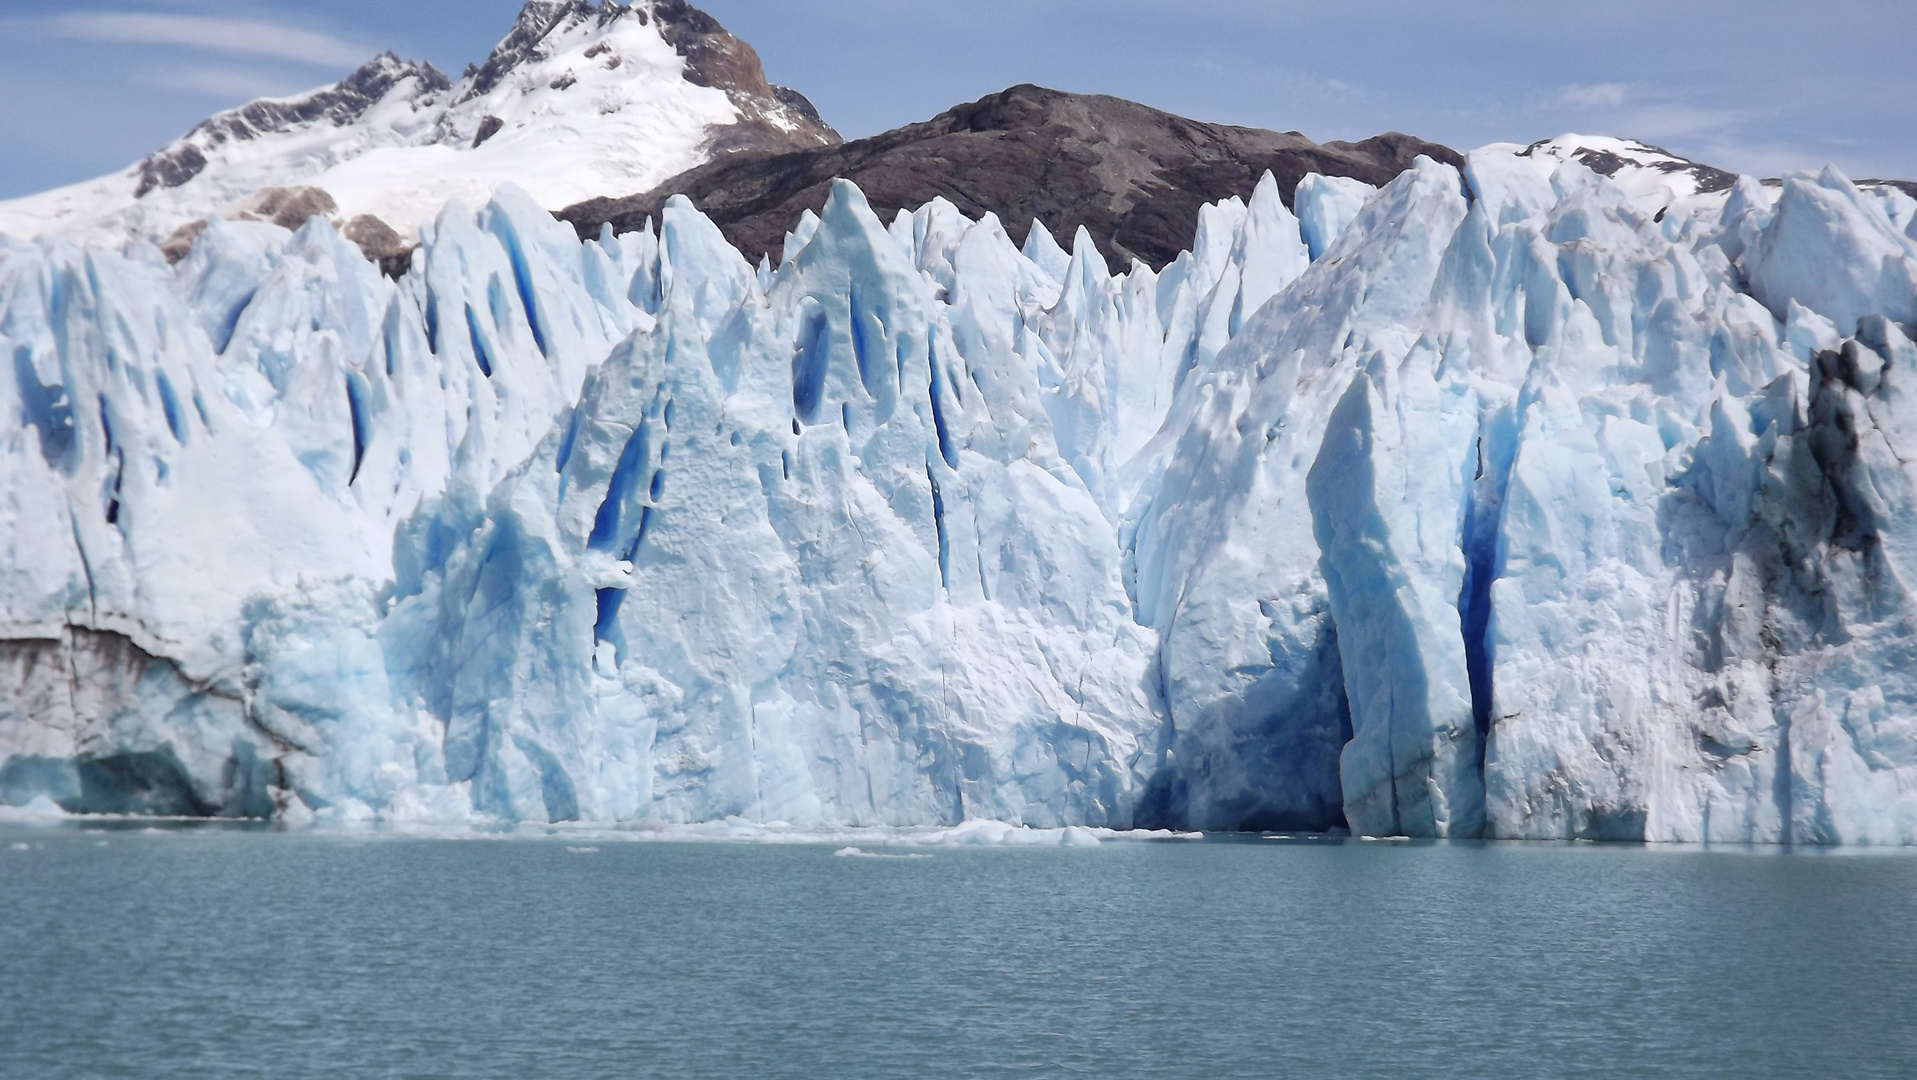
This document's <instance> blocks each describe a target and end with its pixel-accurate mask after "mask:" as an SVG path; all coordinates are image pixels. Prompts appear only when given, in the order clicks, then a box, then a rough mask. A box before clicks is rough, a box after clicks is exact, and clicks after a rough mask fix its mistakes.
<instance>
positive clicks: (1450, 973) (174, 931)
mask: <svg viewBox="0 0 1917 1080" xmlns="http://www.w3.org/2000/svg"><path fill="white" fill-rule="evenodd" d="M21 845H24V850H22V849H21ZM569 845H571V846H573V847H577V846H578V845H577V844H576V843H574V842H571V841H564V840H543V839H482V840H409V839H388V838H364V837H362V838H354V837H346V836H326V835H298V834H274V833H268V832H255V831H236V830H215V829H179V830H171V831H165V832H140V831H134V830H119V831H112V832H88V831H85V830H83V829H81V828H78V827H71V826H69V827H61V828H52V829H16V830H11V831H0V972H3V976H0V1075H4V1076H7V1077H64V1076H87V1077H112V1076H128V1077H153V1076H172V1075H195V1076H231V1075H269V1074H270V1075H273V1076H337V1075H351V1076H422V1077H424V1076H488V1077H491V1076H499V1077H557V1076H622V1077H633V1076H697V1077H758V1076H795V1077H900V1076H1018V1075H1032V1076H1060V1075H1085V1076H1191V1077H1231V1076H1261V1077H1262V1076H1292V1077H1337V1076H1419V1077H1453V1076H1455V1077H1520V1076H1522V1077H1534V1076H1535V1077H1543V1076H1565V1077H1613V1076H1615V1077H1644V1076H1727V1077H1827V1076H1842V1077H1875V1076H1884V1077H1892V1076H1897V1077H1910V1076H1917V1025H1914V1024H1913V1023H1912V1020H1913V1017H1917V932H1914V931H1917V855H1910V854H1904V853H1895V854H1888V855H1849V854H1846V855H1829V854H1805V853H1795V854H1792V853H1781V852H1770V851H1764V852H1758V851H1747V850H1733V851H1722V850H1713V851H1703V850H1693V849H1679V850H1669V849H1657V848H1644V847H1610V846H1598V845H1544V844H1538V845H1533V844H1451V845H1442V844H1403V843H1397V844H1384V843H1342V844H1337V843H1324V842H1316V843H1283V842H1273V841H1259V840H1250V841H1246V842H1215V841H1206V842H1202V843H1194V842H1182V843H1180V842H1170V843H1124V844H1109V843H1108V844H1106V845H1105V846H1103V847H1099V848H1089V849H1070V848H1047V849H1018V848H1012V849H999V848H990V849H938V850H936V851H934V852H932V857H930V858H918V859H862V858H838V857H835V856H834V855H833V848H832V847H831V846H813V845H804V846H759V845H726V844H677V843H608V842H599V843H597V844H596V847H597V850H569ZM866 847H867V848H868V849H872V845H870V844H868V845H866Z"/></svg>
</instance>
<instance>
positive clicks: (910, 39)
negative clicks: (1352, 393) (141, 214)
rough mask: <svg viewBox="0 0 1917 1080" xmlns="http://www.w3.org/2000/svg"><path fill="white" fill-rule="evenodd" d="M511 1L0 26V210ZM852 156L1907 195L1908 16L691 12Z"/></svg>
mask: <svg viewBox="0 0 1917 1080" xmlns="http://www.w3.org/2000/svg"><path fill="white" fill-rule="evenodd" d="M519 6H520V5H519V3H518V2H517V0H398V2H395V0H59V2H57V3H54V2H47V0H38V2H29V0H0V102H5V103H6V107H5V108H4V109H0V198H8V197H12V196H16V195H23V194H28V193H31V192H35V191H40V190H44V189H46V188H49V187H55V186H58V185H61V184H67V183H73V182H76V181H80V180H85V179H89V178H91V177H94V176H99V175H102V174H105V173H109V172H113V171H116V170H118V169H121V168H124V167H126V166H127V165H129V164H131V163H132V162H134V161H136V160H138V159H139V158H140V157H142V156H144V155H145V154H146V153H148V152H149V151H151V150H153V149H155V148H157V147H159V146H162V145H164V144H166V143H167V142H168V141H169V140H171V139H173V138H175V137H176V136H178V135H180V134H183V133H184V132H185V131H186V130H187V129H189V128H190V127H192V126H193V124H195V123H197V122H198V121H199V120H201V119H203V118H204V117H206V116H207V115H209V114H211V113H213V112H216V111H218V110H220V109H223V108H230V107H232V106H234V105H238V104H241V103H243V102H245V101H247V100H250V99H251V98H253V97H257V96H261V95H284V94H290V93H296V92H298V91H301V90H305V89H310V88H313V87H316V86H320V85H323V84H326V83H329V82H332V81H334V80H336V79H338V78H340V77H341V76H343V75H344V74H345V73H346V72H348V71H350V70H352V69H353V68H354V67H355V66H357V65H358V63H359V62H361V61H362V60H364V59H366V58H368V57H370V56H372V55H373V54H374V53H376V52H378V51H380V50H382V49H392V50H393V51H395V52H397V53H399V54H400V55H402V56H407V57H418V58H421V59H426V60H430V61H432V62H433V63H434V64H435V65H437V66H439V67H440V68H441V69H442V70H444V71H446V72H447V73H448V74H449V75H451V76H453V77H455V78H457V77H458V75H459V73H460V71H461V70H462V69H463V68H464V67H465V65H466V64H467V63H468V62H476V61H480V60H482V59H484V57H485V55H486V53H487V51H488V50H489V49H490V48H491V47H492V45H493V44H494V43H495V42H496V41H497V40H498V39H499V38H500V37H501V36H503V35H504V34H505V33H506V31H507V30H508V29H510V27H511V25H512V21H513V17H514V16H515V14H516V13H517V11H518V9H519ZM699 6H701V7H704V8H705V9H706V10H707V11H709V12H711V13H712V14H713V15H714V16H716V17H717V18H718V19H719V20H720V21H721V22H723V23H724V24H725V25H726V26H727V28H728V29H730V30H732V31H733V32H734V33H736V34H737V35H738V36H740V37H741V38H744V39H745V40H746V41H748V42H750V43H751V44H752V45H753V46H754V47H755V48H756V49H757V50H758V51H759V54H760V55H761V57H762V58H763V59H764V61H765V66H766V71H767V74H768V75H769V76H770V77H771V79H772V80H773V81H774V82H779V83H784V84H786V85H789V86H792V87H795V88H797V89H799V90H800V91H802V92H803V93H805V94H806V95H807V96H808V97H810V98H811V99H812V100H813V102H814V103H815V104H816V105H817V106H818V107H819V111H820V112H821V113H822V114H823V115H824V117H825V119H826V120H827V121H828V122H830V123H832V124H833V125H835V126H836V127H838V129H839V130H840V132H841V133H843V134H845V135H846V136H847V137H857V136H861V135H870V134H874V133H876V132H879V131H883V130H885V129H887V128H891V127H895V126H897V125H899V124H905V123H910V122H912V121H915V120H923V119H926V118H928V117H930V116H932V115H934V114H936V113H938V112H940V111H941V110H943V109H945V108H947V107H949V106H951V105H953V104H956V103H959V102H962V101H969V100H972V99H974V98H977V97H980V96H982V95H984V94H988V93H991V92H993V91H995V90H1000V89H1003V88H1005V87H1006V86H1010V85H1012V84H1014V83H1020V82H1034V83H1040V84H1043V85H1046V86H1052V87H1056V88H1059V89H1064V90H1073V91H1080V92H1087V93H1106V94H1116V95H1119V96H1122V97H1127V98H1131V99H1134V100H1137V101H1142V102H1144V103H1146V104H1148V105H1153V106H1156V107H1158V108H1162V109H1166V110H1169V111H1172V112H1176V113H1180V114H1183V115H1186V116H1190V117H1194V118H1197V119H1201V120H1210V121H1216V122H1222V123H1233V124H1246V125H1252V126H1257V127H1268V128H1275V129H1279V130H1297V131H1302V132H1304V133H1305V134H1306V135H1309V136H1311V137H1312V138H1315V139H1320V140H1327V139H1359V138H1364V137H1366V136H1369V135H1374V134H1377V133H1379V132H1381V131H1387V130H1398V131H1406V132H1410V133H1413V134H1416V135H1419V136H1422V137H1424V138H1427V139H1432V140H1435V141H1437V142H1442V143H1446V144H1448V145H1450V146H1453V147H1457V148H1460V149H1464V148H1469V147H1473V146H1479V145H1483V144H1484V143H1487V142H1494V141H1510V142H1530V141H1532V140H1534V139H1540V138H1547V137H1550V136H1553V135H1559V134H1563V133H1566V132H1578V133H1581V134H1603V135H1619V136H1624V137H1629V138H1637V139H1642V140H1644V141H1646V142H1650V143H1653V144H1656V145H1659V146H1663V147H1665V148H1667V149H1670V150H1672V151H1674V152H1676V153H1678V154H1681V155H1683V156H1685V157H1690V158H1693V159H1696V160H1700V161H1705V162H1708V163H1710V164H1714V165H1718V166H1720V167H1723V168H1728V169H1733V170H1737V171H1741V172H1750V173H1757V174H1760V175H1766V176H1774V175H1778V174H1780V173H1782V172H1785V171H1788V170H1792V169H1807V168H1816V167H1819V166H1821V165H1822V164H1824V163H1826V162H1832V163H1835V164H1836V165H1837V166H1838V167H1839V168H1841V169H1843V170H1844V171H1845V172H1846V173H1848V174H1849V175H1850V176H1852V177H1853V178H1856V179H1863V178H1867V177H1869V178H1882V177H1889V178H1898V179H1917V63H1912V62H1911V60H1910V54H1909V48H1910V44H1909V43H1910V42H1911V41H1913V40H1917V3H1913V2H1911V0H1817V2H1814V3H1806V2H1803V0H1794V2H1788V3H1786V2H1781V0H1744V2H1737V3H1730V2H1716V3H1704V2H1691V0H1604V2H1588V3H1573V2H1561V0H1471V2H1466V0H1454V2H1451V3H1443V2H1438V0H943V2H936V0H803V2H795V0H703V2H702V3H700V5H699Z"/></svg>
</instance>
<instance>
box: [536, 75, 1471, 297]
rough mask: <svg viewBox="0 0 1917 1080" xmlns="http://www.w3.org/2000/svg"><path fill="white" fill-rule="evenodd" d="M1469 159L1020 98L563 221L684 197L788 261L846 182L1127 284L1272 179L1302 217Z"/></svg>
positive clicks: (692, 175)
mask: <svg viewBox="0 0 1917 1080" xmlns="http://www.w3.org/2000/svg"><path fill="white" fill-rule="evenodd" d="M1421 154H1422V155H1425V156H1427V157H1430V158H1431V159H1433V160H1435V161H1442V162H1445V163H1446V164H1450V165H1454V166H1462V165H1463V164H1464V159H1463V158H1461V157H1459V156H1458V154H1457V152H1456V151H1454V150H1451V149H1449V148H1448V147H1444V146H1439V145H1437V144H1436V143H1430V142H1426V141H1424V140H1422V139H1417V138H1414V137H1412V136H1409V135H1401V134H1399V133H1397V132H1391V133H1389V134H1386V135H1379V136H1377V137H1375V138H1370V139H1366V140H1364V141H1363V142H1358V143H1346V142H1332V143H1324V144H1319V143H1315V142H1312V141H1311V140H1310V139H1307V138H1305V137H1304V136H1303V135H1300V134H1298V133H1297V132H1295V131H1292V132H1282V133H1281V132H1275V131H1264V130H1261V129H1258V128H1243V127H1230V126H1226V125H1223V124H1207V123H1202V122H1200V121H1196V120H1188V119H1186V118H1184V117H1181V116H1174V115H1172V114H1170V113H1166V112H1160V111H1159V110H1157V109H1153V108H1150V107H1148V106H1144V105H1140V104H1138V103H1137V102H1132V101H1126V100H1124V99H1122V98H1114V97H1106V96H1103V95H1097V94H1068V93H1063V92H1061V91H1057V90H1047V89H1045V88H1043V87H1038V86H1030V85H1023V86H1014V87H1012V88H1011V89H1009V90H1005V91H1002V92H1000V93H997V94H992V95H989V96H987V97H984V98H981V99H979V100H977V101H974V102H971V103H969V104H965V105H960V106H958V107H956V108H953V109H950V110H948V111H946V112H943V113H941V114H939V115H938V116H935V117H933V118H932V119H931V120H928V121H925V122H924V123H919V124H910V125H907V126H905V127H902V128H898V129H896V130H893V131H888V132H885V133H884V134H881V135H875V136H872V137H871V138H868V139H857V140H854V141H852V142H848V143H842V144H837V145H830V146H824V145H822V146H814V147H805V148H800V149H794V150H789V151H785V152H780V153H772V154H761V155H752V156H748V155H740V156H735V157H727V158H720V159H717V160H714V161H711V162H707V163H704V164H702V165H699V166H697V167H695V168H692V169H690V170H689V171H687V172H684V173H681V174H679V175H677V176H674V177H672V178H670V179H668V180H665V181H663V182H662V183H660V184H659V185H658V186H657V187H655V188H654V189H652V190H651V191H650V192H646V193H644V194H639V195H631V196H627V197H623V198H610V197H608V198H596V199H591V200H588V201H585V202H582V203H579V204H578V205H575V206H571V207H568V208H566V209H565V210H562V211H560V213H559V216H560V217H561V218H562V219H564V220H566V221H570V222H572V223H573V225H574V226H575V227H576V228H577V229H578V230H579V234H580V236H581V237H593V236H597V235H598V233H599V229H600V227H601V226H602V225H606V224H610V225H611V226H612V227H613V230H614V231H615V232H630V231H633V230H636V229H639V228H640V227H642V226H643V225H644V223H645V222H646V221H647V220H648V219H655V220H656V219H657V218H658V217H659V214H660V211H661V210H662V208H663V207H664V206H665V204H666V201H667V200H668V199H670V198H671V197H672V196H674V195H679V194H683V195H686V196H688V197H689V198H691V199H692V202H693V205H695V206H697V207H698V208H699V210H700V211H701V212H702V213H704V214H705V215H706V216H707V217H709V218H711V219H712V221H713V222H714V223H716V224H717V225H718V226H719V228H720V229H721V230H722V231H723V232H724V233H725V235H726V239H727V240H729V241H730V242H731V243H732V244H733V245H734V246H736V247H738V248H739V250H740V251H742V252H744V253H745V255H746V257H747V258H750V259H754V260H756V259H758V258H759V257H760V256H761V255H770V256H771V257H773V258H774V259H777V258H778V257H779V255H780V252H781V248H782V245H783V243H784V240H785V233H786V230H787V229H789V228H791V227H792V223H793V222H795V221H797V220H799V217H800V215H801V214H802V213H805V212H808V211H809V212H811V213H813V214H817V213H818V212H819V211H820V210H821V209H823V207H824V206H825V200H826V198H827V195H828V193H829V192H830V190H831V184H832V181H833V180H834V179H836V178H845V179H848V180H851V181H852V182H854V183H856V184H858V185H859V187H860V189H861V190H862V191H864V192H865V195H866V198H867V199H868V200H870V202H871V205H872V207H873V209H874V210H875V211H877V212H878V213H879V214H880V215H881V216H883V217H886V218H887V219H888V220H889V219H890V217H891V216H892V215H894V214H896V213H898V212H899V211H901V210H905V211H910V210H914V209H916V208H918V207H920V206H923V205H924V204H926V203H928V202H930V201H932V200H933V199H944V200H946V201H947V202H950V203H951V204H952V205H954V206H956V207H958V209H959V211H960V212H961V213H964V214H966V215H968V216H971V217H978V216H981V215H984V214H987V213H991V214H996V215H998V217H999V219H1000V220H1001V221H1003V222H1004V223H1005V226H1006V228H1007V229H1009V230H1010V231H1011V235H1012V238H1013V239H1014V240H1015V241H1019V242H1023V240H1024V238H1025V232H1026V230H1027V229H1028V228H1029V227H1030V226H1031V223H1032V220H1033V219H1034V218H1038V219H1041V220H1043V221H1044V222H1045V223H1046V224H1047V225H1048V226H1049V227H1051V228H1053V229H1055V230H1059V234H1060V235H1063V236H1070V235H1072V234H1073V233H1075V232H1077V230H1078V229H1079V228H1080V227H1083V228H1085V229H1087V230H1088V231H1089V232H1090V233H1091V236H1092V239H1093V240H1094V241H1095V242H1096V243H1097V244H1098V247H1099V250H1101V251H1103V252H1105V254H1106V257H1107V259H1108V260H1109V261H1110V264H1111V268H1112V270H1113V271H1114V272H1119V271H1123V270H1124V269H1125V268H1126V267H1127V266H1128V265H1129V264H1130V262H1131V260H1132V259H1139V260H1141V261H1143V262H1144V263H1145V264H1146V265H1148V266H1150V267H1152V268H1154V269H1158V268H1162V267H1163V266H1164V265H1165V264H1166V263H1168V262H1170V261H1171V260H1172V259H1174V258H1176V257H1177V256H1178V253H1179V252H1181V251H1183V250H1185V248H1186V247H1187V246H1188V245H1189V244H1190V242H1191V238H1192V234H1193V230H1194V229H1196V228H1197V225H1198V211H1199V208H1200V207H1201V206H1204V205H1205V204H1206V203H1210V202H1215V201H1217V200H1219V199H1224V198H1228V197H1231V196H1237V197H1239V198H1240V199H1244V198H1249V197H1250V196H1251V193H1252V189H1253V188H1254V187H1255V186H1256V185H1257V183H1258V178H1259V177H1260V176H1261V175H1263V174H1264V173H1266V172H1270V173H1271V174H1272V175H1273V176H1274V177H1276V178H1277V180H1278V184H1279V190H1280V192H1281V193H1282V194H1283V196H1284V199H1285V201H1286V204H1287V205H1290V202H1291V198H1292V189H1293V188H1295V187H1296V186H1297V184H1298V181H1299V180H1300V179H1302V178H1303V177H1305V176H1306V175H1309V174H1313V173H1316V174H1320V175H1325V176H1336V177H1348V178H1351V179H1354V180H1358V181H1361V182H1363V183H1366V184H1370V185H1373V186H1377V185H1381V184H1384V183H1387V182H1389V181H1390V180H1391V179H1392V178H1393V177H1395V176H1397V175H1398V174H1399V173H1401V172H1403V171H1404V170H1406V169H1408V168H1410V167H1411V163H1412V161H1413V160H1414V159H1415V158H1417V157H1418V156H1419V155H1421Z"/></svg>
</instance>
